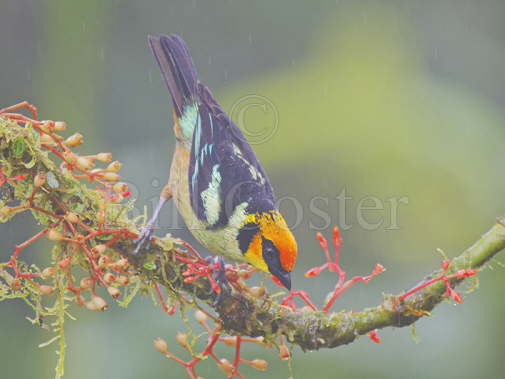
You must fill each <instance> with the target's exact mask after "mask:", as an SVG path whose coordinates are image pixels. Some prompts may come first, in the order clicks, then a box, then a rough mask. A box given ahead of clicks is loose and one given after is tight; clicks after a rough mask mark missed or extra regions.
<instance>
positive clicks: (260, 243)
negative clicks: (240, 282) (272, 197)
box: [243, 210, 298, 289]
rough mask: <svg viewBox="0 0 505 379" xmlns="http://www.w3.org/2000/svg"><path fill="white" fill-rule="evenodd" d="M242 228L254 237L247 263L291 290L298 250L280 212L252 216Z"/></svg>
mask: <svg viewBox="0 0 505 379" xmlns="http://www.w3.org/2000/svg"><path fill="white" fill-rule="evenodd" d="M243 227H247V228H248V230H249V231H251V233H250V234H249V235H250V236H251V237H252V238H250V243H249V244H248V246H247V250H246V251H245V253H244V255H245V257H246V260H247V261H248V262H249V263H251V264H252V265H253V266H255V267H258V268H259V269H260V270H263V271H265V272H269V273H271V274H272V275H274V276H275V277H276V278H277V279H279V281H280V282H281V283H282V284H284V286H286V288H288V289H290V288H291V277H290V272H291V271H292V270H293V269H294V267H295V263H296V257H297V254H298V247H297V244H296V240H295V238H294V236H293V234H292V233H291V231H290V230H289V227H288V226H287V224H286V221H285V220H284V217H282V215H281V214H280V212H279V211H277V210H273V211H270V212H262V213H255V214H250V215H247V217H246V220H245V223H244V226H243Z"/></svg>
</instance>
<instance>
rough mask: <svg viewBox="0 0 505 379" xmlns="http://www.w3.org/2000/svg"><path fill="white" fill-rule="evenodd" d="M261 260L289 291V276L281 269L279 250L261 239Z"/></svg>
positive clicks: (271, 243) (270, 242)
mask: <svg viewBox="0 0 505 379" xmlns="http://www.w3.org/2000/svg"><path fill="white" fill-rule="evenodd" d="M262 246H263V251H262V253H263V259H264V260H265V262H266V264H267V266H268V270H269V271H270V273H271V274H272V275H273V276H275V277H276V278H277V279H279V281H280V282H281V283H282V284H283V285H284V286H285V287H286V288H287V289H288V290H291V275H290V273H289V271H286V270H284V269H283V268H282V265H281V261H280V253H279V250H277V248H276V247H275V245H274V244H273V242H272V241H270V240H268V239H266V238H264V237H262Z"/></svg>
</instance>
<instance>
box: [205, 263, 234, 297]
mask: <svg viewBox="0 0 505 379" xmlns="http://www.w3.org/2000/svg"><path fill="white" fill-rule="evenodd" d="M205 260H206V261H207V262H209V264H211V265H215V266H216V268H215V269H214V270H213V271H212V280H214V281H215V282H216V284H217V287H218V291H215V292H214V296H215V297H214V306H216V305H218V304H219V303H220V302H221V301H222V300H223V299H224V298H225V297H226V296H228V295H230V294H231V286H230V283H229V282H228V279H227V278H226V269H225V264H224V259H223V258H222V257H220V256H218V255H216V256H215V257H206V258H205Z"/></svg>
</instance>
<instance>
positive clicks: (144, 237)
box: [133, 224, 154, 254]
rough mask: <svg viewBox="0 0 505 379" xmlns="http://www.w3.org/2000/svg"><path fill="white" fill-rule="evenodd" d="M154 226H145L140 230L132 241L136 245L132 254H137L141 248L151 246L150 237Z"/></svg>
mask: <svg viewBox="0 0 505 379" xmlns="http://www.w3.org/2000/svg"><path fill="white" fill-rule="evenodd" d="M153 229H154V226H153V225H151V224H147V225H146V226H143V227H142V228H141V229H140V233H139V236H138V237H137V238H136V239H134V240H133V242H134V243H135V244H136V247H135V250H133V254H138V253H139V252H140V250H142V249H143V248H145V249H148V248H149V246H151V237H152V235H153Z"/></svg>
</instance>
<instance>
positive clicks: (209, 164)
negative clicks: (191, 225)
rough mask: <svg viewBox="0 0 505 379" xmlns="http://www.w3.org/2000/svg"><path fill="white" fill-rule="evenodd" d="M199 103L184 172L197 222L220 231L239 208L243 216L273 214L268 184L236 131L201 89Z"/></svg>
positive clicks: (212, 99) (207, 92) (205, 91)
mask: <svg viewBox="0 0 505 379" xmlns="http://www.w3.org/2000/svg"><path fill="white" fill-rule="evenodd" d="M198 97H199V104H198V118H197V124H196V127H195V130H194V133H193V141H192V147H191V157H190V164H189V172H188V175H189V178H188V179H189V180H188V183H189V187H190V188H189V193H190V199H191V206H192V208H193V211H194V212H195V214H196V215H197V217H198V218H199V219H200V220H202V221H206V222H207V223H208V224H209V226H210V227H213V228H218V227H221V226H224V225H226V224H227V223H228V220H229V218H230V217H231V216H232V215H233V213H234V211H235V209H236V207H237V206H239V205H242V206H243V207H245V208H246V209H247V213H253V212H261V211H268V210H272V209H274V202H275V197H274V192H273V189H272V186H271V184H270V181H269V180H268V177H267V175H266V173H265V171H264V170H263V168H262V167H261V165H260V163H259V162H258V159H257V158H256V155H255V154H254V152H253V151H252V149H251V147H250V146H249V144H248V142H247V140H246V138H245V137H244V135H243V134H242V132H241V131H240V129H239V128H238V127H237V126H236V125H235V124H234V123H233V122H232V120H231V119H230V118H229V117H228V116H227V115H226V113H225V112H224V111H223V110H222V108H221V107H220V106H219V104H217V102H216V101H215V100H214V98H213V96H212V94H211V92H210V91H209V89H208V88H207V87H205V86H203V85H202V84H199V88H198ZM246 209H244V211H245V210H246Z"/></svg>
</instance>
